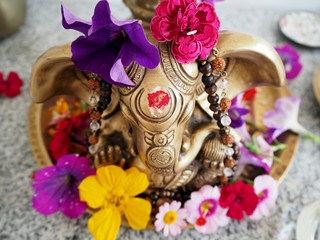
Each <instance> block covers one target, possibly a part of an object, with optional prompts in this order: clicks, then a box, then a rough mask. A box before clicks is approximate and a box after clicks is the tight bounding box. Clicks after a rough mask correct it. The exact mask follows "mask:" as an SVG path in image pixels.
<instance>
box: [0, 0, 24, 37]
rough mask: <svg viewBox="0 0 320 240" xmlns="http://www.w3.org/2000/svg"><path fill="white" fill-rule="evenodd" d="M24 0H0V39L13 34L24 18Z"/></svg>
mask: <svg viewBox="0 0 320 240" xmlns="http://www.w3.org/2000/svg"><path fill="white" fill-rule="evenodd" d="M26 5H27V4H26V0H0V38H3V37H5V36H7V35H9V34H11V33H13V32H15V31H16V30H17V29H18V28H19V26H20V25H21V24H22V23H23V21H24V19H25V16H26V7H27V6H26Z"/></svg>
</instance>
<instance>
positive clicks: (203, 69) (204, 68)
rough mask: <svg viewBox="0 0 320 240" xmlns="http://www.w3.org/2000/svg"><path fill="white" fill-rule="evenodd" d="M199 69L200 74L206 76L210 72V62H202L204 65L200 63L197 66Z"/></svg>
mask: <svg viewBox="0 0 320 240" xmlns="http://www.w3.org/2000/svg"><path fill="white" fill-rule="evenodd" d="M199 70H200V72H201V73H202V74H204V75H207V76H208V75H210V74H211V73H212V66H211V64H210V63H206V64H204V65H201V66H200V67H199Z"/></svg>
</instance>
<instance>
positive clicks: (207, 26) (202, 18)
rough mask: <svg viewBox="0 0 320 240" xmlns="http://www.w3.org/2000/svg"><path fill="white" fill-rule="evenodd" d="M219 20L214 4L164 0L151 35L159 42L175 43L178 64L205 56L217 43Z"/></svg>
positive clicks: (174, 50)
mask: <svg viewBox="0 0 320 240" xmlns="http://www.w3.org/2000/svg"><path fill="white" fill-rule="evenodd" d="M219 27H220V21H219V18H218V16H217V15H216V12H215V9H214V7H213V6H212V5H211V4H208V3H206V2H201V3H200V4H198V5H197V2H196V0H183V1H182V0H162V1H161V2H160V4H159V5H158V7H157V8H156V10H155V17H154V18H153V19H152V20H151V23H150V28H151V34H152V35H153V36H154V38H155V39H156V40H157V41H159V42H172V44H171V52H172V54H173V56H174V57H175V59H176V60H177V61H178V62H179V63H190V62H193V61H195V60H196V59H197V58H198V57H199V56H200V58H205V57H207V56H208V55H209V53H210V51H211V49H212V48H213V47H214V45H215V44H216V43H217V40H218V31H219Z"/></svg>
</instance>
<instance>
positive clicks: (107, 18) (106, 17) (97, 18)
mask: <svg viewBox="0 0 320 240" xmlns="http://www.w3.org/2000/svg"><path fill="white" fill-rule="evenodd" d="M113 27H116V26H115V24H114V23H113V22H112V21H111V11H110V6H109V3H108V1H104V0H102V1H99V2H98V3H97V5H96V7H95V9H94V14H93V16H92V29H91V30H90V32H91V33H90V34H92V33H94V32H96V31H97V30H99V29H101V28H110V29H112V28H113Z"/></svg>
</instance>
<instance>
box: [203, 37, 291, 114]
mask: <svg viewBox="0 0 320 240" xmlns="http://www.w3.org/2000/svg"><path fill="white" fill-rule="evenodd" d="M217 49H218V51H219V57H223V58H224V59H226V61H227V67H226V72H227V77H226V79H227V80H228V82H229V87H228V89H227V96H228V97H229V98H231V99H232V98H233V97H234V96H236V95H237V94H239V93H241V92H244V91H246V90H248V89H250V88H254V87H258V86H276V87H280V86H284V84H285V70H284V67H283V63H282V60H281V58H280V57H279V55H278V54H277V52H276V51H275V50H274V48H273V47H272V46H271V45H270V44H269V43H267V42H266V41H265V40H263V39H262V38H259V37H256V36H252V35H249V34H245V33H239V32H233V31H222V32H220V35H219V40H218V44H217ZM220 80H221V79H220ZM220 80H218V81H220ZM197 102H198V103H199V105H200V106H201V108H202V109H203V110H205V111H206V112H207V113H208V114H211V111H210V110H209V103H208V101H207V93H206V92H205V91H204V87H203V84H201V85H200V86H199V87H198V89H197Z"/></svg>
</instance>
